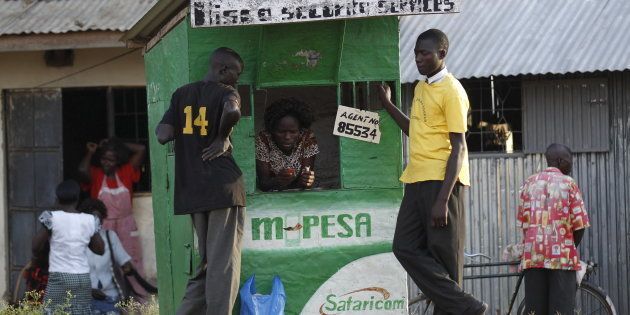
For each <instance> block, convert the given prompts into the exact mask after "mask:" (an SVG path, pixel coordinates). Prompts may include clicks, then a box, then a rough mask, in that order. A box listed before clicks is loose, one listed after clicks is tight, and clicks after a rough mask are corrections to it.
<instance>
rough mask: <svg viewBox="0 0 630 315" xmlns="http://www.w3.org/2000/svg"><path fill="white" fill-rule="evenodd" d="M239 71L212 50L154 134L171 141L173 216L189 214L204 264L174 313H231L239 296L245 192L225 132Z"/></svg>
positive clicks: (235, 108)
mask: <svg viewBox="0 0 630 315" xmlns="http://www.w3.org/2000/svg"><path fill="white" fill-rule="evenodd" d="M242 71H243V60H242V59H241V57H240V56H239V55H238V54H237V53H236V52H235V51H234V50H232V49H229V48H225V47H222V48H219V49H217V50H215V51H214V52H213V53H212V54H211V55H210V68H209V71H208V74H207V75H206V77H205V78H204V79H203V80H202V81H198V82H194V83H190V84H187V85H184V86H182V87H180V88H179V89H177V90H176V91H175V93H173V96H172V97H171V105H170V107H169V109H168V110H167V111H166V113H164V117H163V118H162V121H161V122H160V124H159V125H158V126H157V129H156V131H155V132H156V135H157V139H158V141H159V142H160V143H161V144H165V143H167V142H169V141H171V140H176V141H175V207H174V208H175V214H176V215H179V214H190V215H191V216H192V219H193V224H194V226H195V231H196V233H197V238H198V240H199V254H200V256H201V259H202V261H201V264H200V266H199V268H198V269H197V272H196V275H195V276H194V277H193V278H191V279H190V280H189V281H188V286H187V287H186V293H185V295H184V298H183V300H182V304H181V305H180V307H179V309H178V310H177V314H217V315H230V314H232V308H233V305H234V302H235V300H236V296H237V294H238V287H239V280H240V270H241V239H242V234H243V224H244V219H245V188H244V185H243V178H242V173H241V170H240V169H239V167H238V165H236V162H235V161H234V159H233V157H232V145H231V143H230V133H231V132H232V127H234V125H236V123H237V122H238V120H239V119H240V117H241V111H240V96H239V94H238V92H237V91H236V90H235V89H234V85H235V84H236V82H237V81H238V78H239V76H240V74H241V72H242Z"/></svg>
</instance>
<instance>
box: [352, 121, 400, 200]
mask: <svg viewBox="0 0 630 315" xmlns="http://www.w3.org/2000/svg"><path fill="white" fill-rule="evenodd" d="M379 115H380V118H381V121H380V128H381V141H380V143H379V144H374V143H369V142H364V141H359V140H354V139H349V138H344V137H340V142H341V154H340V155H341V156H340V160H341V172H342V178H343V183H342V187H343V188H394V187H401V184H400V182H399V181H398V177H399V176H400V174H401V166H402V149H401V134H400V128H398V125H396V122H394V120H393V119H392V118H391V117H390V116H389V115H388V114H387V112H385V111H384V110H381V111H379Z"/></svg>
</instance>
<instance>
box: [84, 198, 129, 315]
mask: <svg viewBox="0 0 630 315" xmlns="http://www.w3.org/2000/svg"><path fill="white" fill-rule="evenodd" d="M79 211H81V212H82V213H87V214H94V215H96V216H98V217H99V218H102V219H106V218H107V207H105V204H104V203H103V202H102V201H100V200H98V199H92V198H90V199H86V200H84V201H83V202H81V204H80V205H79ZM99 235H100V236H101V238H102V239H103V240H104V253H103V255H96V254H94V253H93V252H92V251H89V250H88V251H87V257H88V263H89V265H90V281H91V285H92V312H93V313H94V315H100V314H107V315H116V314H120V309H118V308H117V307H116V303H118V302H119V301H120V300H121V299H123V298H125V296H122V295H123V294H122V292H121V288H120V286H119V285H118V283H117V282H116V279H115V278H114V273H113V270H114V268H116V267H118V266H120V268H121V269H122V271H123V272H124V274H129V273H131V272H132V270H133V269H134V268H133V265H132V263H131V256H129V254H128V253H127V252H126V251H125V249H124V248H123V245H122V243H121V241H120V239H119V238H118V235H117V234H116V232H115V231H109V230H105V229H101V230H100V231H99ZM112 259H113V260H115V262H116V266H114V265H113V264H112Z"/></svg>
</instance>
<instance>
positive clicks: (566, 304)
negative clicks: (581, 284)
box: [525, 269, 577, 315]
mask: <svg viewBox="0 0 630 315" xmlns="http://www.w3.org/2000/svg"><path fill="white" fill-rule="evenodd" d="M576 290H577V280H576V279H575V271H572V270H551V269H526V270H525V314H536V315H573V314H575V311H574V309H575V291H576Z"/></svg>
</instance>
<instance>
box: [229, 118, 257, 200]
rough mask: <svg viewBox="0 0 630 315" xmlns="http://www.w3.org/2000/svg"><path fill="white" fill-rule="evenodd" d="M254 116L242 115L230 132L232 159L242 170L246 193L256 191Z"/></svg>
mask: <svg viewBox="0 0 630 315" xmlns="http://www.w3.org/2000/svg"><path fill="white" fill-rule="evenodd" d="M255 137H256V135H255V132H254V117H251V116H249V117H242V118H241V120H240V121H239V122H238V124H237V125H236V127H234V131H233V132H232V143H233V145H234V159H235V160H236V163H237V164H238V166H239V168H240V169H241V170H242V171H243V178H244V179H245V189H246V191H247V194H253V193H254V192H255V191H256V146H255V144H254V142H255V141H254V138H255Z"/></svg>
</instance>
